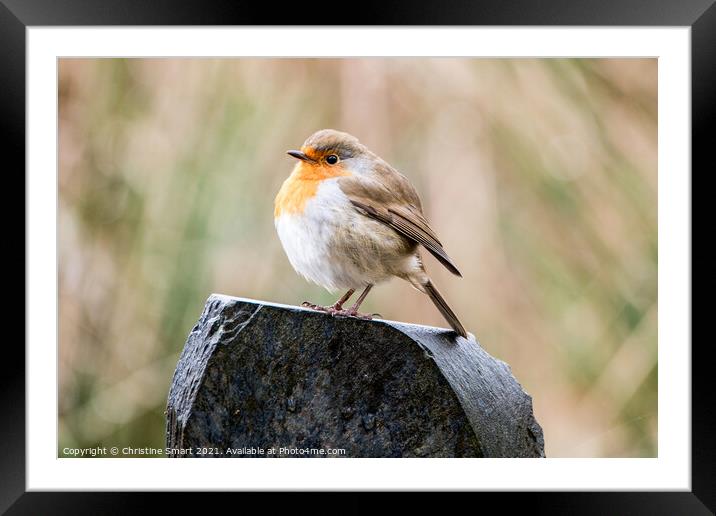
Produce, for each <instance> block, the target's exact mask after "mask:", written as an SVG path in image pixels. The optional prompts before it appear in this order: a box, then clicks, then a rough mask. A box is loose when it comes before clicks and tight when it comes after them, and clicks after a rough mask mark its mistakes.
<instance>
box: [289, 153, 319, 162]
mask: <svg viewBox="0 0 716 516" xmlns="http://www.w3.org/2000/svg"><path fill="white" fill-rule="evenodd" d="M286 154H288V155H289V156H293V157H294V158H296V159H300V160H301V161H307V162H309V163H315V162H316V160H315V159H313V158H310V157H308V156H307V155H306V154H305V153H303V152H301V151H298V150H290V151H286Z"/></svg>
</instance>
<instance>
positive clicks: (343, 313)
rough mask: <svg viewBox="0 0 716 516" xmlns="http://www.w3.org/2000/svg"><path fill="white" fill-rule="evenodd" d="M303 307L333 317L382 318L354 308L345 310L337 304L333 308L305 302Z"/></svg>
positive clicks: (302, 304)
mask: <svg viewBox="0 0 716 516" xmlns="http://www.w3.org/2000/svg"><path fill="white" fill-rule="evenodd" d="M301 306H303V307H305V308H310V309H311V310H316V311H317V312H323V313H326V314H330V315H331V316H333V317H335V316H338V317H355V318H356V319H365V320H368V321H370V320H371V319H373V316H374V315H377V316H380V314H362V313H360V312H359V311H358V310H354V309H352V308H349V309H345V308H343V307H342V306H340V305H338V304H337V303H336V304H335V305H331V306H321V305H316V304H313V303H309V302H308V301H304V302H303V303H301Z"/></svg>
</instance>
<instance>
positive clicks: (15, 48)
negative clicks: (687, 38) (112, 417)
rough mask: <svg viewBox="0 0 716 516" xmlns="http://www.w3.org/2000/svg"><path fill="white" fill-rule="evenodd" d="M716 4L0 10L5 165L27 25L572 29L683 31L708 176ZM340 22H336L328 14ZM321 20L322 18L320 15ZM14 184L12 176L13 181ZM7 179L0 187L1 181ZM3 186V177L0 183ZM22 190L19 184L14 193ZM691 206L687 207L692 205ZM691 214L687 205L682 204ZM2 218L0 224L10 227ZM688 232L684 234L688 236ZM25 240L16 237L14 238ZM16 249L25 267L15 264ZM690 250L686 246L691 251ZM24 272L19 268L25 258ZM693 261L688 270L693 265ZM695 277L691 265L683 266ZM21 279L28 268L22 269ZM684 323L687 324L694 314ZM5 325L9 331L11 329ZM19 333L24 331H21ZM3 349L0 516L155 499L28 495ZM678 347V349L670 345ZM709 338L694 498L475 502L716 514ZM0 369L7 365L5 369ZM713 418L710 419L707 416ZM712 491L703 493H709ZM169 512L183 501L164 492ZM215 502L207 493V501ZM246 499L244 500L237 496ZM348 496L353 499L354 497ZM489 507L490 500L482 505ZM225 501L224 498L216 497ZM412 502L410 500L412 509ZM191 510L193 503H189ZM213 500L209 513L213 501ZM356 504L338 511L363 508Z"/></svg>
mask: <svg viewBox="0 0 716 516" xmlns="http://www.w3.org/2000/svg"><path fill="white" fill-rule="evenodd" d="M714 2H715V0H608V1H607V0H602V1H591V2H590V1H586V0H549V1H537V0H532V1H530V0H520V1H506V0H502V1H499V0H490V1H479V2H478V1H470V0H460V1H455V2H452V3H450V4H447V3H445V2H440V1H436V0H430V1H427V2H421V3H420V6H419V8H418V6H417V4H416V3H415V2H409V1H407V0H400V1H397V2H393V3H392V4H384V3H378V2H361V3H355V4H353V5H352V6H351V7H350V8H346V9H343V10H338V11H337V10H336V9H335V5H333V6H329V5H326V6H325V7H321V3H320V2H319V3H315V2H313V3H312V4H311V8H310V9H290V8H288V7H277V6H276V5H273V4H270V3H266V2H264V3H260V2H255V3H252V4H250V5H249V4H246V3H244V2H239V1H229V0H226V1H211V0H203V1H196V0H184V1H181V2H170V1H168V0H155V1H153V2H140V1H139V0H132V1H116V0H114V1H107V0H104V1H100V0H0V71H1V74H0V77H2V80H1V81H0V84H2V90H3V93H2V95H0V127H2V129H3V131H2V138H1V139H0V146H2V149H3V151H4V152H3V154H4V157H5V160H4V161H5V163H10V161H9V160H8V158H14V160H12V162H13V163H15V164H16V165H15V166H14V167H8V169H6V172H8V174H7V176H11V175H12V174H10V173H9V172H10V171H11V170H15V169H16V168H22V169H23V170H24V168H25V102H26V98H25V80H26V79H25V67H26V54H25V50H26V48H25V45H26V43H25V41H26V39H25V36H26V34H25V31H26V29H27V28H28V27H31V26H64V25H78V26H86V25H93V26H94V25H99V26H106V25H192V26H197V25H303V24H308V25H513V26H514V25H523V26H524V25H531V26H540V25H574V26H588V25H596V26H688V27H691V51H692V60H691V74H692V75H691V79H692V175H691V177H692V178H693V176H694V175H695V174H694V173H693V171H694V170H697V169H700V170H701V173H702V174H707V173H709V172H711V171H712V169H713V165H712V164H711V163H708V164H707V159H708V151H709V150H710V147H712V146H713V137H712V136H711V135H710V134H709V131H708V128H709V127H712V126H713V125H714V121H715V119H716V117H715V116H714V115H715V114H716V108H715V106H716V102H715V101H714V97H715V96H716V66H715V65H716V5H714ZM341 11H342V12H343V13H344V14H341V15H338V14H336V13H337V12H341ZM323 13H325V14H323ZM19 175H20V174H15V176H16V177H19ZM7 176H6V177H7ZM8 179H10V178H7V179H6V181H7V180H8ZM20 188H22V189H23V192H24V181H23V183H22V186H21V187H20ZM692 203H693V200H692ZM692 206H693V204H692ZM10 220H11V219H7V218H6V221H8V222H9V221H10ZM692 231H693V230H692ZM23 241H24V235H23ZM24 249H25V246H24V245H23V253H22V254H23V258H24V259H25V258H27V257H26V256H25V251H24ZM692 250H693V246H692ZM23 262H24V260H23ZM692 263H693V261H692ZM692 269H693V265H692ZM25 270H26V269H25ZM692 320H693V316H692ZM10 326H19V324H17V323H16V324H15V325H13V324H11V325H10ZM23 328H24V326H23ZM9 344H11V342H10V341H9V340H8V341H7V342H6V346H4V349H3V357H4V359H5V365H4V366H3V369H2V374H0V393H1V395H2V396H3V403H2V407H3V414H2V417H0V435H2V436H3V438H2V439H0V464H1V466H0V468H1V470H0V471H1V473H0V478H1V479H2V480H0V511H6V510H7V511H8V512H7V514H65V513H67V514H108V513H112V514H115V513H116V514H124V513H134V512H143V511H144V510H145V509H146V508H147V507H148V505H147V504H148V501H149V500H150V499H153V498H156V497H157V496H159V495H149V494H139V493H96V492H95V493H78V492H67V493H58V492H53V493H49V492H48V493H40V492H31V493H27V492H26V488H25V367H24V366H25V354H24V350H23V349H22V348H21V347H20V346H17V345H16V344H15V343H14V342H12V344H14V345H13V346H11V345H9ZM672 344H674V345H684V344H686V343H672ZM709 348H710V343H709V342H708V341H707V340H702V341H700V342H699V341H695V342H694V343H693V344H692V457H691V465H692V491H691V492H634V493H628V492H597V493H576V492H569V493H556V492H550V493H519V494H518V493H503V494H488V493H486V494H481V495H480V496H481V497H483V498H482V500H483V503H485V502H489V501H493V503H494V501H495V500H494V498H495V497H499V498H500V499H499V503H500V504H501V505H502V508H501V510H510V509H516V508H518V507H524V508H529V510H530V511H531V512H534V511H535V510H536V511H538V512H550V513H570V514H582V513H584V514H605V513H609V514H642V513H645V514H701V513H704V514H710V513H713V511H714V510H715V508H716V490H715V489H714V486H716V478H714V464H716V450H715V447H714V439H713V437H712V436H713V435H714V434H715V433H716V432H715V428H714V423H713V420H714V419H713V417H712V415H713V408H709V407H713V402H712V401H711V400H710V399H709V398H710V394H711V392H712V384H711V376H712V375H710V374H709V369H710V368H711V367H712V366H711V361H710V360H708V349H709ZM7 364H11V366H8V365H7ZM710 416H711V417H710ZM709 486H710V487H709ZM169 496H171V497H172V501H171V502H170V505H177V502H179V503H180V504H181V505H182V506H184V504H185V503H187V502H189V501H191V500H190V499H189V497H187V496H186V495H180V494H179V493H170V494H169ZM212 496H213V495H212ZM242 496H246V495H242ZM353 497H354V498H355V497H357V495H353ZM485 497H491V498H493V500H488V498H485ZM222 498H223V496H222ZM421 498H422V497H419V496H418V497H417V499H418V500H419V502H420V503H421V504H422V503H423V502H422V500H421ZM192 500H193V497H192ZM219 500H220V499H216V500H215V501H214V503H218V501H219ZM371 503H372V502H366V501H364V500H363V499H361V500H357V501H355V503H353V504H351V505H344V507H345V508H346V509H349V508H353V509H356V508H359V507H360V506H363V504H365V506H366V507H367V506H369V505H370V504H371Z"/></svg>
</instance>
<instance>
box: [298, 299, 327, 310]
mask: <svg viewBox="0 0 716 516" xmlns="http://www.w3.org/2000/svg"><path fill="white" fill-rule="evenodd" d="M301 306H303V307H304V308H310V309H311V310H316V311H318V312H328V311H329V310H330V309H331V308H333V307H332V306H321V305H314V304H313V303H309V302H308V301H304V302H303V303H301Z"/></svg>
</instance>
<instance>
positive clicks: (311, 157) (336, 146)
mask: <svg viewBox="0 0 716 516" xmlns="http://www.w3.org/2000/svg"><path fill="white" fill-rule="evenodd" d="M368 152H369V151H368V149H366V147H365V146H364V145H363V144H362V143H360V142H359V141H358V139H357V138H356V137H355V136H352V135H350V134H348V133H344V132H341V131H336V130H334V129H322V130H320V131H317V132H315V133H313V134H312V135H311V136H309V137H308V139H306V141H305V142H303V145H302V146H301V149H300V150H290V151H288V155H289V156H293V157H294V158H296V159H298V160H300V161H301V162H302V163H301V164H300V165H301V168H304V167H305V168H308V169H309V170H311V169H314V170H315V169H320V170H322V171H323V172H324V173H325V174H327V175H347V173H349V171H350V166H349V165H350V163H351V162H354V163H355V161H356V160H359V159H360V158H362V157H364V156H365V155H366V154H367V153H368Z"/></svg>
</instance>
